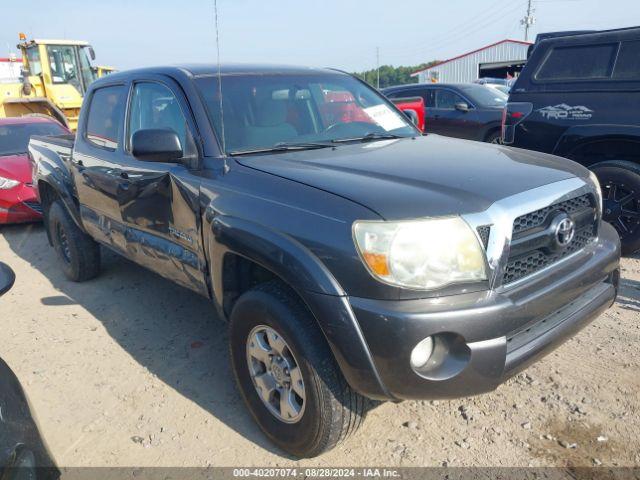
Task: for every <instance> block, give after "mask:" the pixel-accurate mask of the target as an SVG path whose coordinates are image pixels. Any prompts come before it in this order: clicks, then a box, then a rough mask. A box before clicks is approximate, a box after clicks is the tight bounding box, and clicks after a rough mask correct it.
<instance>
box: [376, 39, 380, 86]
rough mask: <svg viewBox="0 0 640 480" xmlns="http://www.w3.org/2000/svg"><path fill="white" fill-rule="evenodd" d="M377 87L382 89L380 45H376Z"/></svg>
mask: <svg viewBox="0 0 640 480" xmlns="http://www.w3.org/2000/svg"><path fill="white" fill-rule="evenodd" d="M376 72H377V76H378V79H377V88H378V89H380V47H376Z"/></svg>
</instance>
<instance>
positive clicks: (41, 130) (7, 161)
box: [0, 117, 70, 224]
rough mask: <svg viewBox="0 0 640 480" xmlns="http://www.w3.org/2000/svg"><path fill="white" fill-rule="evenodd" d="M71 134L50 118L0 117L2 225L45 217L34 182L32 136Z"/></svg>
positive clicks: (0, 202)
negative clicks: (28, 153) (31, 161)
mask: <svg viewBox="0 0 640 480" xmlns="http://www.w3.org/2000/svg"><path fill="white" fill-rule="evenodd" d="M68 133H70V132H69V130H67V129H66V128H64V127H63V126H62V125H60V124H59V123H58V122H56V121H55V120H53V119H50V118H45V117H19V118H0V224H3V223H21V222H33V221H37V220H40V219H41V218H42V209H41V208H40V204H39V203H38V199H37V195H36V187H35V186H34V185H33V184H32V183H31V163H30V162H29V157H28V155H27V146H28V145H29V138H30V137H31V135H64V134H68Z"/></svg>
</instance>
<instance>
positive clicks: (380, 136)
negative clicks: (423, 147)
mask: <svg viewBox="0 0 640 480" xmlns="http://www.w3.org/2000/svg"><path fill="white" fill-rule="evenodd" d="M393 138H407V137H405V136H402V135H395V134H393V133H379V132H371V133H367V134H366V135H363V136H362V137H353V138H338V139H335V140H331V141H332V142H333V143H346V142H370V141H372V140H387V139H393Z"/></svg>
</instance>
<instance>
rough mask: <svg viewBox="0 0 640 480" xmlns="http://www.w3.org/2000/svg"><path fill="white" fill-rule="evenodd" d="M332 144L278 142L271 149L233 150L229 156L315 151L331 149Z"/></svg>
mask: <svg viewBox="0 0 640 480" xmlns="http://www.w3.org/2000/svg"><path fill="white" fill-rule="evenodd" d="M333 146H334V145H333V144H332V143H320V142H301V143H287V142H279V143H276V144H275V145H274V146H273V147H265V148H253V149H251V150H235V151H232V152H229V155H233V156H237V155H251V154H253V153H269V152H291V151H296V150H315V149H318V148H332V147H333Z"/></svg>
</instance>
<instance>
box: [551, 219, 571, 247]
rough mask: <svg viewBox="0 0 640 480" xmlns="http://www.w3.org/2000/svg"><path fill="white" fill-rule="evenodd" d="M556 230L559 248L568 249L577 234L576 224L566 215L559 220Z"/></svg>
mask: <svg viewBox="0 0 640 480" xmlns="http://www.w3.org/2000/svg"><path fill="white" fill-rule="evenodd" d="M558 220H559V221H558V222H557V223H556V228H555V236H556V243H557V244H558V246H559V247H562V248H564V247H566V246H567V245H569V244H570V243H571V240H573V237H574V236H575V234H576V224H575V223H573V220H571V218H569V216H567V215H566V214H565V215H563V216H562V217H561V218H559V219H558Z"/></svg>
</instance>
